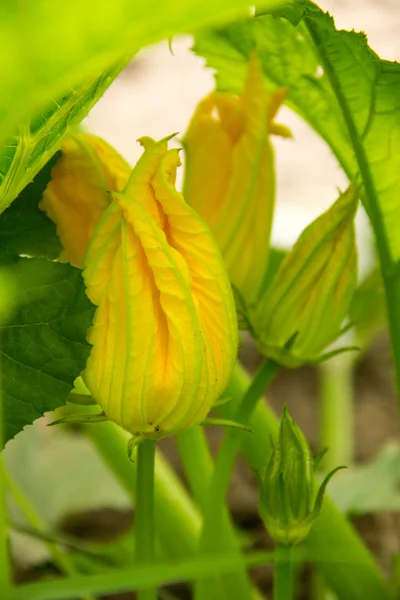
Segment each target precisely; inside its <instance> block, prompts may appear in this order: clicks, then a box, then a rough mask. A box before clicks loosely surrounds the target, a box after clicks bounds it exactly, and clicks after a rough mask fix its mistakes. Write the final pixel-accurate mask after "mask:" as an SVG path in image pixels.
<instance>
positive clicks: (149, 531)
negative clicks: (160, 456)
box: [135, 440, 157, 600]
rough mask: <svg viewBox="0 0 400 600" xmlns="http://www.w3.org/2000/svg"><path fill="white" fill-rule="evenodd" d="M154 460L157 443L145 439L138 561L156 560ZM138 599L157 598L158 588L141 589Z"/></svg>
mask: <svg viewBox="0 0 400 600" xmlns="http://www.w3.org/2000/svg"><path fill="white" fill-rule="evenodd" d="M154 462H155V443H154V441H153V440H145V441H144V442H141V444H139V447H138V449H137V472H136V507H135V556H136V562H137V563H149V564H150V563H151V562H152V561H153V560H154V546H155V544H154V539H155V537H154ZM138 600H157V588H149V589H146V590H141V591H139V593H138Z"/></svg>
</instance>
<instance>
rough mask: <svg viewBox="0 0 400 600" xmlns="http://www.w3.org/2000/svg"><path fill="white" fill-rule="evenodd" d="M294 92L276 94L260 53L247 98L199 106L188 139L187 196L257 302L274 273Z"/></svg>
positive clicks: (221, 96) (220, 96) (227, 97)
mask: <svg viewBox="0 0 400 600" xmlns="http://www.w3.org/2000/svg"><path fill="white" fill-rule="evenodd" d="M285 95H286V90H278V91H277V92H274V93H272V94H268V93H267V92H266V90H265V86H264V77H263V72H262V68H261V65H260V63H259V60H258V58H257V57H256V55H255V54H254V55H252V57H251V58H250V62H249V70H248V75H247V80H246V85H245V90H244V93H243V95H241V96H235V95H233V94H230V93H222V92H214V93H212V94H210V95H209V96H207V97H206V98H205V99H204V100H202V101H201V102H200V104H199V105H198V107H197V109H196V112H195V114H194V116H193V118H192V121H191V123H190V125H189V129H188V131H187V133H186V136H185V138H184V141H183V143H184V148H185V152H186V159H187V168H186V177H185V186H184V193H185V198H186V200H187V202H188V204H190V205H191V206H193V208H194V209H195V210H196V211H197V212H198V213H199V214H200V215H201V216H202V217H203V218H204V220H205V221H206V222H207V223H208V225H209V227H210V229H211V231H212V233H213V234H214V237H215V239H216V240H217V243H218V245H219V247H220V250H221V252H222V255H223V257H224V259H225V263H226V265H227V268H228V273H229V276H230V279H231V282H232V283H233V285H234V286H235V288H237V290H238V292H239V294H240V295H241V296H242V297H243V298H244V299H245V300H246V302H249V303H251V302H252V301H254V300H255V299H256V298H257V296H258V294H259V291H260V288H261V285H262V281H263V278H264V275H265V272H266V269H267V263H268V251H269V238H270V232H271V224H272V216H273V210H274V202H275V171H274V155H273V148H272V144H271V142H270V139H269V136H270V134H271V133H275V134H279V135H282V136H284V137H288V136H290V132H289V131H288V130H287V129H286V128H285V127H283V126H281V125H277V124H276V123H274V121H273V119H274V118H275V115H276V113H277V111H278V108H279V106H280V105H281V103H282V102H283V100H284V97H285Z"/></svg>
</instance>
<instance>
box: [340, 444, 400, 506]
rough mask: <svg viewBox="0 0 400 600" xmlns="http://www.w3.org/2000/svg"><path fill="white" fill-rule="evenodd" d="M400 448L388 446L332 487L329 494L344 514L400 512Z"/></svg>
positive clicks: (346, 474)
mask: <svg viewBox="0 0 400 600" xmlns="http://www.w3.org/2000/svg"><path fill="white" fill-rule="evenodd" d="M399 486H400V446H399V445H398V444H395V443H391V444H388V445H387V446H385V447H384V448H383V449H382V450H381V452H380V453H379V455H378V456H377V457H376V459H375V460H374V461H373V462H371V463H370V464H368V465H363V466H359V467H354V468H352V469H348V471H345V472H343V473H342V474H341V476H340V477H338V478H335V479H333V481H332V482H331V483H330V485H329V494H330V496H331V497H332V498H333V500H334V501H335V504H336V506H337V507H338V508H339V509H340V510H342V511H343V512H349V513H353V514H366V513H375V512H388V511H390V512H391V511H396V512H400V492H399Z"/></svg>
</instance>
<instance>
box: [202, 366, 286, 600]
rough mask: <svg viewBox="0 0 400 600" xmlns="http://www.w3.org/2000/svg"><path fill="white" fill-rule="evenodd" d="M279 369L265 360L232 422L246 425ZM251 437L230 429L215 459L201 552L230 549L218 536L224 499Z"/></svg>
mask: <svg viewBox="0 0 400 600" xmlns="http://www.w3.org/2000/svg"><path fill="white" fill-rule="evenodd" d="M277 369H278V365H277V364H276V363H275V362H273V361H270V360H266V361H265V362H264V363H263V364H262V365H261V367H260V368H259V370H258V372H257V373H256V375H255V377H254V379H253V381H252V382H251V384H250V386H249V388H248V390H247V391H246V392H245V394H244V395H243V398H242V401H241V402H240V404H239V406H238V408H237V411H236V413H235V415H234V420H235V421H238V422H239V423H244V424H246V423H247V422H248V421H249V419H250V417H251V415H252V412H253V410H254V409H255V407H256V405H257V403H258V401H259V399H260V397H261V396H262V394H263V393H264V392H265V390H266V388H267V387H268V385H269V384H270V382H271V380H272V378H273V377H274V375H275V373H276V371H277ZM244 435H251V434H249V433H246V432H244V431H240V430H237V429H232V430H229V431H227V432H226V434H225V437H224V439H223V440H222V443H221V446H220V449H219V452H218V456H217V458H216V461H215V466H214V471H213V474H212V478H211V483H210V487H209V491H208V495H207V502H206V505H205V509H204V525H203V532H202V536H201V539H200V552H204V553H207V552H211V551H214V552H215V551H218V550H219V551H226V550H228V549H229V548H227V547H226V544H225V543H224V536H222V535H221V527H222V523H223V518H224V509H225V497H226V494H227V491H228V486H229V480H230V476H231V472H232V468H233V465H234V462H235V458H236V455H237V453H238V452H239V449H240V446H241V443H242V440H243V436H244ZM205 585H206V582H204V581H199V582H198V583H197V585H196V593H195V598H196V599H197V600H202V599H203V598H205V596H206V594H205V589H204V586H205Z"/></svg>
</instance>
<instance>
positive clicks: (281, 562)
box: [274, 544, 294, 600]
mask: <svg viewBox="0 0 400 600" xmlns="http://www.w3.org/2000/svg"><path fill="white" fill-rule="evenodd" d="M274 564H275V571H274V600H292V598H293V587H294V586H293V583H294V576H293V575H294V574H293V546H285V545H283V544H277V545H276V548H275V561H274Z"/></svg>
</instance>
